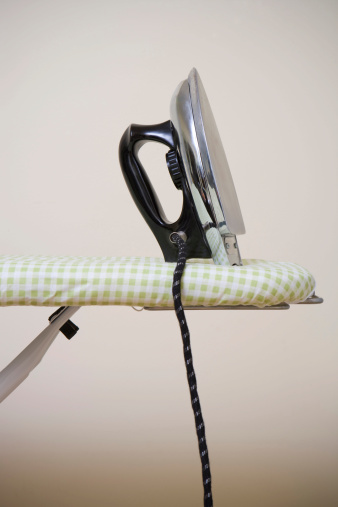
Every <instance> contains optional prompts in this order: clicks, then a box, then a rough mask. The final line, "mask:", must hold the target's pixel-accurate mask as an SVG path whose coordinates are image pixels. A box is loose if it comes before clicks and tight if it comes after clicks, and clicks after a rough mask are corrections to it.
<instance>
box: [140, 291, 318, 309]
mask: <svg viewBox="0 0 338 507" xmlns="http://www.w3.org/2000/svg"><path fill="white" fill-rule="evenodd" d="M323 301H324V300H323V298H321V297H318V296H316V295H315V294H313V295H312V296H310V297H308V298H307V299H306V300H305V301H302V302H301V303H295V304H299V305H318V304H321V303H323ZM289 308H290V305H289V304H288V303H278V304H277V305H271V306H264V307H263V308H260V307H258V306H253V305H219V306H184V310H289ZM144 310H148V311H150V312H156V311H162V310H174V307H172V306H145V307H144ZM138 311H140V310H138Z"/></svg>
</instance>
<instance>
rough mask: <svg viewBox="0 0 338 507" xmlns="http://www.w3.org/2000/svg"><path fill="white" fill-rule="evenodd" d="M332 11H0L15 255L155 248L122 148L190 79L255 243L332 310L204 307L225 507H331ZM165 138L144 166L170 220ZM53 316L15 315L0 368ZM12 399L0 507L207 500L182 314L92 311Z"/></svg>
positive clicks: (6, 196)
mask: <svg viewBox="0 0 338 507" xmlns="http://www.w3.org/2000/svg"><path fill="white" fill-rule="evenodd" d="M337 19H338V4H337V2H336V1H329V0H321V1H315V0H306V1H305V0H296V1H289V0H286V1H281V0H280V1H277V0H269V1H268V0H252V1H244V0H236V1H230V0H226V1H215V0H211V1H209V2H204V1H189V0H181V1H177V0H172V1H171V2H164V1H162V0H156V1H155V0H154V1H152V0H145V1H136V0H131V1H129V2H118V1H114V0H111V1H104V0H97V1H95V2H94V1H79V0H67V1H64V0H58V1H39V0H36V1H33V0H28V1H23V0H10V1H9V0H8V1H7V0H1V2H0V41H1V43H0V48H1V49H0V69H1V82H0V102H1V106H0V107H1V116H0V129H1V135H0V163H1V188H0V213H1V217H2V220H1V229H0V230H1V239H0V245H1V246H0V251H1V252H2V253H13V254H30V253H31V254H50V255H55V254H60V255H61V254H72V255H114V256H119V255H130V256H132V255H139V256H147V255H151V256H154V255H157V256H161V252H160V249H159V247H158V246H157V243H156V241H155V239H154V238H153V236H152V234H151V232H150V230H149V229H148V228H147V226H146V224H145V222H144V221H143V219H142V217H141V216H140V214H139V213H138V211H137V208H136V206H135V205H134V203H133V202H132V200H131V197H130V195H129V193H128V190H127V187H126V185H125V182H124V180H123V177H122V174H121V171H120V168H119V163H118V154H117V150H118V143H119V140H120V137H121V135H122V133H123V132H124V130H125V128H126V127H127V126H128V125H129V124H130V123H132V122H135V123H144V124H148V123H149V124H151V123H157V122H161V121H165V120H167V119H168V118H169V103H170V99H171V96H172V93H173V91H174V89H175V88H176V85H177V84H178V83H179V82H180V81H181V80H182V79H185V78H186V76H187V75H188V72H189V70H190V69H191V67H193V66H196V67H197V69H198V70H199V72H200V75H201V77H202V79H203V82H204V85H205V88H206V90H207V92H208V95H209V98H210V102H211V104H212V106H213V109H214V113H215V117H216V120H217V122H218V126H219V130H220V133H221V136H222V138H223V140H224V145H225V149H226V152H227V156H228V160H229V164H230V167H231V170H232V174H233V177H234V181H235V184H236V189H237V192H238V196H239V199H240V203H241V207H242V212H243V216H244V219H245V223H246V229H247V234H246V235H245V236H242V237H240V238H239V241H240V247H241V252H242V255H243V257H247V258H250V257H251V258H265V259H271V260H285V261H293V262H297V263H299V264H301V265H304V266H305V267H307V268H308V269H309V270H310V271H311V272H312V273H313V274H314V276H315V277H316V280H317V287H318V288H317V293H318V294H319V295H321V296H323V297H324V298H325V304H324V305H322V306H317V307H304V306H299V307H293V308H291V310H290V311H288V312H281V313H279V312H247V313H245V312H240V313H238V312H233V313H232V312H225V313H223V312H215V313H214V312H192V313H189V314H188V319H189V325H190V330H191V334H192V345H193V353H194V360H195V366H196V370H197V376H198V383H199V391H200V396H201V401H202V406H203V410H204V414H205V422H206V428H207V437H208V442H209V447H210V455H211V467H212V468H211V470H212V474H213V485H214V499H215V505H216V506H221V505H227V506H229V507H256V506H257V507H271V506H273V507H279V506H283V507H303V506H307V507H312V506H313V507H315V506H316V507H318V506H319V505H323V506H325V507H330V506H334V505H337V502H338V491H337V489H338V488H337V480H336V478H337V471H338V466H337V465H338V452H337V451H338V449H337V447H338V442H337V423H338V403H337V387H338V386H337V384H338V380H337V349H338V347H337V301H338V299H337V289H336V287H337V277H336V272H337V269H336V265H337V262H336V254H337V220H336V218H337V161H338V151H337V129H338V105H337V86H338V72H337V48H338V27H337ZM164 153H165V150H164V149H163V148H162V147H161V146H147V147H145V148H144V153H143V160H144V164H145V165H146V167H147V169H148V171H149V175H150V177H151V178H152V179H153V180H154V182H155V186H156V188H157V190H158V193H159V195H160V197H161V199H162V200H163V202H164V207H165V209H166V210H167V212H168V215H169V217H170V218H175V217H176V216H178V214H179V207H180V196H179V192H177V191H176V190H175V189H174V187H173V185H171V183H170V181H169V176H168V175H167V170H166V167H165V161H164ZM50 313H51V309H48V308H47V309H46V308H29V307H27V308H2V309H1V310H0V314H1V320H0V337H1V338H0V347H1V352H0V368H3V367H4V366H5V365H6V364H7V363H8V362H9V361H11V360H12V358H13V357H14V356H15V355H16V354H18V353H19V352H20V350H21V349H22V348H23V347H25V346H26V345H27V344H28V343H29V342H30V341H31V340H32V339H33V338H34V337H35V336H36V335H37V334H38V333H39V332H40V331H41V330H42V328H43V327H44V326H45V324H46V320H47V317H48V316H49V314H50ZM74 321H75V322H76V323H77V324H78V325H79V326H80V332H79V333H78V335H77V336H76V337H75V338H74V339H73V340H72V341H71V342H68V341H67V340H66V339H65V338H63V337H61V336H60V337H59V338H58V339H57V340H56V342H55V343H54V345H53V346H52V348H51V349H50V351H49V353H48V354H47V356H46V357H45V359H44V360H43V362H42V363H41V365H40V366H39V367H38V368H37V369H36V370H35V371H34V373H33V374H32V375H31V376H30V377H29V379H28V380H26V382H25V383H24V384H23V385H22V386H21V387H20V388H19V389H18V390H17V391H16V392H15V393H14V394H12V395H11V396H10V397H9V398H8V399H7V400H5V402H4V403H3V404H2V406H1V411H0V428H1V430H0V442H1V443H0V446H1V447H0V449H1V451H0V468H1V472H0V496H1V501H0V504H1V505H3V506H4V507H21V506H22V505H25V506H27V507H28V506H34V507H40V506H41V507H42V506H46V505H48V506H49V507H56V506H60V505H62V506H67V507H68V506H69V507H70V506H80V505H81V506H82V507H87V506H88V507H89V506H92V505H100V506H101V507H105V506H108V505H109V506H111V505H119V506H121V507H130V506H143V505H147V506H149V505H154V506H155V505H161V506H172V505H175V506H176V505H177V506H185V507H187V506H197V505H202V486H201V478H200V465H199V460H198V452H197V444H196V437H195V434H194V423H193V418H192V414H191V409H190V405H189V393H188V388H187V385H186V379H185V372H184V364H183V359H182V350H181V338H180V335H179V329H178V325H177V323H176V320H175V316H174V315H173V314H167V313H166V314H162V313H158V314H152V313H147V312H141V313H136V312H134V311H133V310H132V309H129V308H117V307H116V308H114V307H111V308H93V307H92V308H83V309H82V310H81V311H80V312H79V313H78V314H77V315H76V318H74Z"/></svg>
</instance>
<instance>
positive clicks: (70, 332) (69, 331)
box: [48, 306, 79, 340]
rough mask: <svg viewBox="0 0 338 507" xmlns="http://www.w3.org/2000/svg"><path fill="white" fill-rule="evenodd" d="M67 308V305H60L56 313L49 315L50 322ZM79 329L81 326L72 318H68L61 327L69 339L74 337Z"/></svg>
mask: <svg viewBox="0 0 338 507" xmlns="http://www.w3.org/2000/svg"><path fill="white" fill-rule="evenodd" d="M66 308H67V307H66V306H60V308H58V309H57V310H56V311H55V312H54V313H52V315H51V316H50V317H48V320H49V322H53V320H55V319H56V318H57V317H58V316H59V315H60V314H61V313H62V312H63V311H64V310H65V309H66ZM78 330H79V328H78V327H77V325H76V324H74V322H72V321H71V320H67V322H65V323H64V324H63V326H61V327H60V331H61V333H62V334H64V335H65V337H66V338H67V339H68V340H70V339H71V338H73V336H75V335H76V333H77V332H78Z"/></svg>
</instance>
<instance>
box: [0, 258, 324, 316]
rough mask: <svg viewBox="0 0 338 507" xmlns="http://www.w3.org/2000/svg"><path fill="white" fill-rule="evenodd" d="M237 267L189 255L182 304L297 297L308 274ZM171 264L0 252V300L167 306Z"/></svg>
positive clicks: (284, 267)
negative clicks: (17, 254) (193, 259)
mask: <svg viewBox="0 0 338 507" xmlns="http://www.w3.org/2000/svg"><path fill="white" fill-rule="evenodd" d="M243 264H244V265H243V266H217V265H215V264H214V263H213V262H212V261H201V260H198V262H196V261H189V262H187V265H186V267H185V270H184V276H183V282H182V301H183V304H184V305H202V306H217V305H255V306H258V307H264V306H266V305H274V304H277V303H281V302H287V303H298V302H300V301H304V300H305V299H306V298H307V297H308V296H309V295H311V294H312V293H313V292H314V289H315V280H314V278H313V276H312V275H311V274H310V273H309V272H308V271H307V270H306V269H304V268H302V267H300V266H298V265H296V264H292V263H290V262H268V261H262V260H244V261H243ZM174 268H175V264H174V263H167V262H164V261H163V260H162V259H156V258H150V257H148V258H140V257H44V256H15V255H14V256H13V255H2V256H0V306H10V305H35V306H86V305H127V306H173V299H172V294H171V284H172V277H173V272H174Z"/></svg>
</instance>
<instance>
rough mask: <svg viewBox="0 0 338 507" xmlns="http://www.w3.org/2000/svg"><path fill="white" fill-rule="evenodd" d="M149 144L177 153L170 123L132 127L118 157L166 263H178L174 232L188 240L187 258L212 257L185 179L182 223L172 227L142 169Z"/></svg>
mask: <svg viewBox="0 0 338 507" xmlns="http://www.w3.org/2000/svg"><path fill="white" fill-rule="evenodd" d="M149 141H154V142H159V143H162V144H164V145H166V146H168V148H169V149H170V150H175V151H176V145H175V140H174V133H173V126H172V123H171V121H170V120H168V121H166V122H164V123H159V124H157V125H135V124H132V125H130V127H128V128H127V130H126V131H125V133H124V134H123V136H122V138H121V141H120V147H119V157H120V165H121V168H122V172H123V176H124V178H125V180H126V183H127V186H128V188H129V191H130V193H131V195H132V197H133V199H134V201H135V204H136V205H137V207H138V209H139V211H140V212H141V214H142V216H143V218H144V219H145V221H146V222H147V224H148V225H149V227H150V229H151V230H152V232H153V233H154V235H155V237H156V239H157V241H158V243H159V245H160V247H161V249H162V252H163V255H164V258H165V260H166V261H167V262H175V261H176V260H177V248H176V246H175V245H174V244H173V243H172V242H171V241H170V235H171V233H172V232H177V231H182V232H184V233H185V234H186V236H187V238H188V239H187V252H188V258H191V257H203V258H206V257H207V258H208V257H210V249H209V247H208V246H207V243H206V241H205V237H204V233H203V230H202V226H201V224H200V223H199V221H198V219H197V215H196V211H195V209H194V203H193V200H192V197H191V194H190V190H189V188H188V185H187V183H186V181H185V178H184V176H183V175H182V182H181V183H182V191H183V208H182V212H181V215H180V217H179V219H178V220H177V221H176V222H173V223H170V222H169V221H168V219H167V218H166V216H165V213H164V211H163V208H162V206H161V203H160V201H159V199H158V197H157V195H156V192H155V190H154V188H153V186H152V184H151V182H150V180H149V178H148V175H147V173H146V171H145V169H144V168H143V166H142V164H141V162H140V160H139V157H138V153H139V150H140V148H141V147H142V146H143V145H144V144H145V143H146V142H149Z"/></svg>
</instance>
